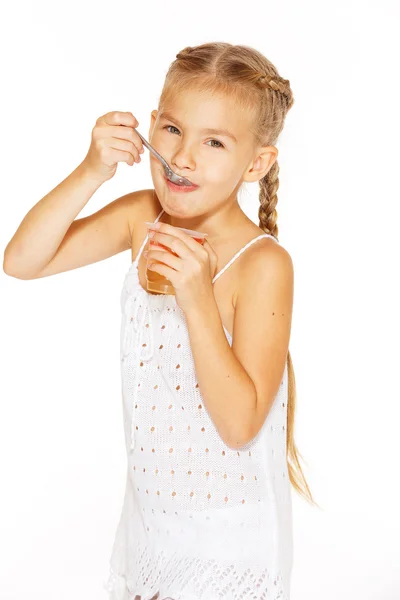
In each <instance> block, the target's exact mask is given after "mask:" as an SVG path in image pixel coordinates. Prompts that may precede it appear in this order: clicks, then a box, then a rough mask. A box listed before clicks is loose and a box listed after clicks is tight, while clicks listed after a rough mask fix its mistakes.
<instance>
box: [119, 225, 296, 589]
mask: <svg viewBox="0 0 400 600" xmlns="http://www.w3.org/2000/svg"><path fill="white" fill-rule="evenodd" d="M159 216H161V215H159ZM260 237H263V236H260ZM257 239H258V238H257ZM253 241H256V240H253ZM145 243H146V240H144V243H143V244H142V247H141V249H140V251H139V253H138V256H137V258H136V260H135V261H134V262H133V263H132V264H131V267H130V269H129V271H128V273H127V274H126V277H125V280H124V285H123V289H122V292H121V353H120V354H121V377H122V397H123V422H124V429H125V440H126V445H127V456H128V472H127V480H126V491H125V498H124V503H123V507H122V512H121V518H120V521H119V524H118V527H117V531H116V535H115V541H114V547H113V552H112V556H111V560H110V569H111V570H110V577H109V581H108V582H107V589H108V591H109V592H110V600H125V596H123V595H121V594H127V596H126V598H130V599H131V600H134V598H135V595H138V596H141V600H151V599H152V597H153V596H155V595H156V594H159V597H158V598H159V600H164V598H166V597H170V598H173V599H174V600H211V599H212V600H214V598H217V597H218V598H221V599H226V600H231V599H232V600H254V599H258V598H259V599H262V600H278V599H279V600H288V598H289V585H290V581H289V580H290V572H291V564H292V563H291V561H292V524H291V492H290V483H289V479H288V470H287V463H286V426H285V425H286V419H287V413H286V406H287V391H288V390H287V369H286V368H285V372H284V376H283V379H282V382H281V386H280V388H279V391H278V393H277V396H276V398H275V401H274V403H273V406H272V408H271V410H270V412H269V414H268V417H267V419H266V420H265V423H264V425H263V427H262V429H261V430H260V432H259V433H258V435H257V436H256V437H255V438H254V439H253V440H251V441H250V442H249V443H248V444H247V445H246V446H243V447H241V448H238V449H232V448H230V447H228V446H226V444H225V443H224V442H223V440H222V439H221V437H220V435H219V433H218V430H217V429H216V427H215V425H214V423H213V421H212V419H211V416H210V414H209V413H208V411H207V406H206V404H205V402H204V399H203V397H202V394H201V389H200V386H199V382H198V381H197V378H196V369H195V364H194V359H193V355H192V352H191V348H190V340H189V335H188V331H187V326H186V319H185V314H184V313H183V311H182V310H181V309H180V307H179V306H178V305H177V303H176V300H175V296H173V295H164V294H160V295H157V294H150V293H148V292H147V291H146V290H144V289H143V288H142V286H141V284H140V281H139V273H138V261H139V258H140V254H141V252H142V250H143V248H144V245H145ZM247 246H248V245H247ZM242 250H243V249H242ZM240 253H241V252H239V253H237V255H236V256H239V255H240ZM234 258H235V257H234ZM232 262H233V261H230V264H231V263H232ZM227 266H229V263H228V265H227ZM226 268H227V267H225V268H224V269H222V271H220V273H219V274H218V275H220V274H222V272H223V271H224V270H226ZM217 277H218V276H216V277H215V278H214V280H215V279H216V278H217ZM225 333H226V336H227V339H228V342H229V344H232V338H231V336H230V334H229V333H228V332H227V331H226V330H225ZM260 548H262V549H263V551H262V552H260ZM122 582H124V583H122Z"/></svg>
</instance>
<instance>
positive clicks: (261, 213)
mask: <svg viewBox="0 0 400 600" xmlns="http://www.w3.org/2000/svg"><path fill="white" fill-rule="evenodd" d="M278 174H279V165H278V161H277V160H276V161H275V162H274V164H273V165H272V167H271V168H270V170H269V171H268V173H267V174H266V175H265V176H264V177H263V178H262V179H260V181H259V185H260V193H259V200H260V207H259V209H258V218H259V221H260V224H259V227H261V229H262V230H263V231H265V233H269V234H271V235H273V236H274V237H275V238H276V240H277V241H279V240H278V225H277V220H278V213H277V211H276V208H275V207H276V205H277V202H278V196H277V191H278V188H279V178H278Z"/></svg>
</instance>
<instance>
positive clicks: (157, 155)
mask: <svg viewBox="0 0 400 600" xmlns="http://www.w3.org/2000/svg"><path fill="white" fill-rule="evenodd" d="M135 131H136V133H137V134H138V136H139V137H140V139H141V140H142V142H143V144H144V145H145V146H146V148H147V149H148V150H150V152H151V153H152V154H154V156H155V157H156V158H158V160H159V161H161V162H162V164H163V165H164V167H168V168H169V165H168V164H167V163H166V161H165V160H164V159H163V157H162V156H161V155H160V154H158V152H157V150H155V149H154V148H153V146H151V145H150V144H149V142H148V141H147V140H145V139H144V137H143V136H142V135H141V134H140V133H139V132H138V130H137V129H135Z"/></svg>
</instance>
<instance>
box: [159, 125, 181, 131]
mask: <svg viewBox="0 0 400 600" xmlns="http://www.w3.org/2000/svg"><path fill="white" fill-rule="evenodd" d="M168 127H172V128H173V129H176V127H174V126H173V125H166V126H165V127H163V129H168ZM176 130H177V131H179V129H176Z"/></svg>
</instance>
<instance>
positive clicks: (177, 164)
mask: <svg viewBox="0 0 400 600" xmlns="http://www.w3.org/2000/svg"><path fill="white" fill-rule="evenodd" d="M195 164H196V163H195V160H194V157H193V153H192V152H191V150H190V148H189V145H188V144H185V143H181V144H179V147H178V148H177V149H176V151H175V152H173V154H172V158H171V166H172V168H173V169H174V170H175V169H177V170H178V171H179V173H181V171H182V170H184V169H189V170H191V171H192V170H193V169H194V168H195Z"/></svg>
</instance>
